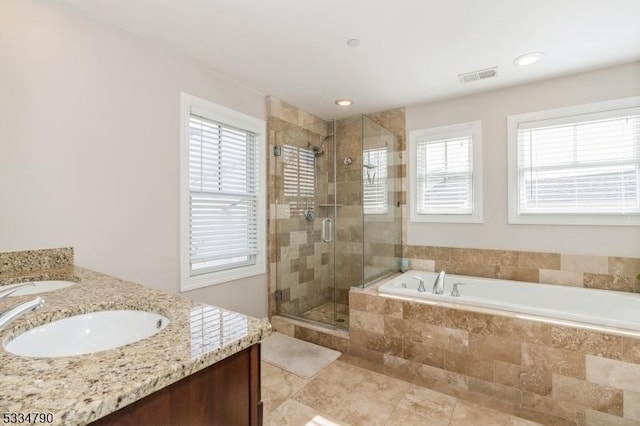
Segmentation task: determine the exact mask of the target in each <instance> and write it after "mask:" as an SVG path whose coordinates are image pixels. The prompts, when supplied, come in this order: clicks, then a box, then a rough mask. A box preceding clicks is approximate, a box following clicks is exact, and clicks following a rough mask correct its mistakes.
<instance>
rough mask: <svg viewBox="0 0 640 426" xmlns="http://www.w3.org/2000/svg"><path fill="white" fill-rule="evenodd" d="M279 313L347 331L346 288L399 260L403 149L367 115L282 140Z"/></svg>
mask: <svg viewBox="0 0 640 426" xmlns="http://www.w3.org/2000/svg"><path fill="white" fill-rule="evenodd" d="M275 144H276V145H275V147H274V152H273V155H275V156H276V158H275V161H276V167H275V182H274V183H275V189H276V212H275V214H276V216H275V218H276V223H275V228H276V238H275V244H276V311H277V313H278V314H279V315H282V316H287V317H293V318H296V319H301V320H304V321H309V322H313V323H316V324H322V325H324V326H328V327H333V328H342V329H347V328H348V326H349V307H348V300H349V290H350V288H351V287H353V286H359V287H363V286H365V285H366V284H367V283H369V282H371V281H372V280H375V279H376V278H378V277H381V276H383V275H386V274H388V273H389V272H392V271H398V270H399V267H400V257H401V247H402V241H401V235H402V231H401V226H402V225H401V223H402V220H401V208H400V200H399V196H400V193H401V179H400V177H401V175H400V169H401V166H400V155H401V153H400V149H399V147H398V141H397V138H396V137H395V136H394V134H393V133H392V132H390V131H389V130H387V129H385V128H383V127H382V126H380V125H379V124H377V123H375V122H374V121H373V120H371V119H370V118H368V117H367V116H365V115H357V116H353V117H347V118H342V119H337V120H333V121H330V122H325V121H321V122H316V123H311V124H309V125H305V126H294V127H291V128H287V129H285V130H280V131H277V132H276V133H275Z"/></svg>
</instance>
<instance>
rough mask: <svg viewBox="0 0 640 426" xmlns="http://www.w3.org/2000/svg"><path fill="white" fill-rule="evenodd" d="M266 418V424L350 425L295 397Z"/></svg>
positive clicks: (279, 425) (285, 425) (305, 425)
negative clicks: (296, 399)
mask: <svg viewBox="0 0 640 426" xmlns="http://www.w3.org/2000/svg"><path fill="white" fill-rule="evenodd" d="M265 420H266V421H264V424H265V425H268V426H338V425H341V426H348V425H347V424H346V423H340V422H337V421H336V420H335V419H331V418H329V417H327V416H326V415H324V414H322V413H320V412H318V410H315V409H313V408H311V407H309V406H307V405H305V404H302V403H300V402H298V401H295V400H293V399H287V400H286V401H285V402H284V403H282V404H281V405H280V406H279V407H278V409H277V410H275V411H273V412H271V413H270V414H269V415H268V416H265Z"/></svg>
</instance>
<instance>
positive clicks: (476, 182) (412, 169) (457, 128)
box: [408, 120, 484, 223]
mask: <svg viewBox="0 0 640 426" xmlns="http://www.w3.org/2000/svg"><path fill="white" fill-rule="evenodd" d="M464 135H469V136H471V150H472V155H471V161H472V173H473V174H472V176H473V178H472V184H471V191H472V213H464V214H456V213H447V214H434V213H418V211H417V205H416V204H417V203H416V196H417V191H418V166H417V149H418V139H419V138H423V137H429V138H430V139H434V140H437V139H439V138H441V139H448V138H450V137H458V136H464ZM408 148H409V169H408V170H409V200H408V204H409V220H410V221H411V222H429V223H483V222H484V219H483V217H484V216H483V201H482V200H483V194H482V182H483V178H482V122H481V121H480V120H476V121H469V122H465V123H457V124H452V125H447V126H439V127H430V128H426V129H419V130H412V131H411V132H409V147H408Z"/></svg>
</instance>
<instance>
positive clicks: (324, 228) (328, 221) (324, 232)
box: [322, 217, 333, 243]
mask: <svg viewBox="0 0 640 426" xmlns="http://www.w3.org/2000/svg"><path fill="white" fill-rule="evenodd" d="M327 225H329V233H327ZM332 228H333V226H332V222H331V218H329V217H325V218H324V219H322V241H323V242H325V243H330V242H331V234H333V229H332Z"/></svg>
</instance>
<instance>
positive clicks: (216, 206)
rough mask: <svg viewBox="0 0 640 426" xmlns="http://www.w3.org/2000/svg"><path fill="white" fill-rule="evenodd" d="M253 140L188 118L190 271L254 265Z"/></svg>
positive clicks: (218, 125)
mask: <svg viewBox="0 0 640 426" xmlns="http://www.w3.org/2000/svg"><path fill="white" fill-rule="evenodd" d="M256 165H257V153H256V138H255V135H254V134H253V133H251V132H248V131H245V130H242V129H236V128H233V127H230V126H227V125H224V124H222V123H217V122H215V121H212V120H209V119H207V118H204V117H200V116H197V115H195V114H191V116H190V117H189V196H190V216H189V225H190V226H189V234H190V238H189V239H190V244H189V246H190V247H189V254H190V259H191V274H192V275H196V274H202V273H207V272H212V271H217V270H221V269H228V268H235V267H238V266H245V265H249V264H253V263H255V255H256V254H257V252H258V235H257V233H258V229H257V202H258V194H257V192H258V179H257V176H256Z"/></svg>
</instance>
